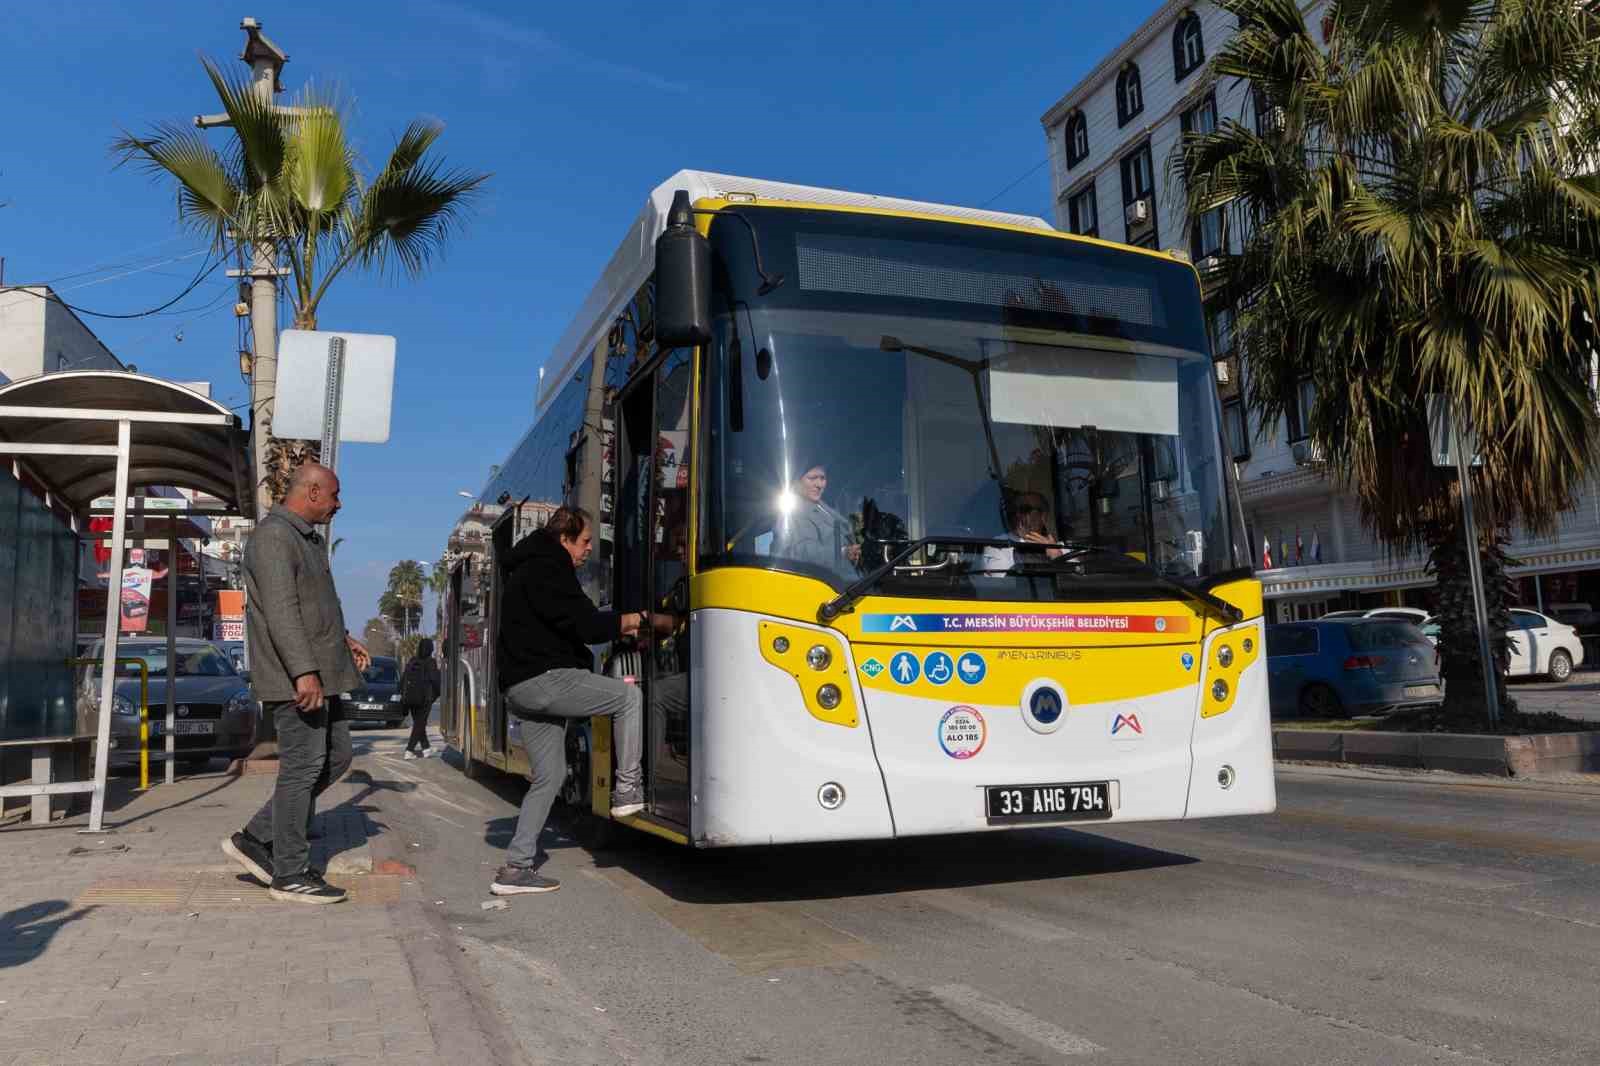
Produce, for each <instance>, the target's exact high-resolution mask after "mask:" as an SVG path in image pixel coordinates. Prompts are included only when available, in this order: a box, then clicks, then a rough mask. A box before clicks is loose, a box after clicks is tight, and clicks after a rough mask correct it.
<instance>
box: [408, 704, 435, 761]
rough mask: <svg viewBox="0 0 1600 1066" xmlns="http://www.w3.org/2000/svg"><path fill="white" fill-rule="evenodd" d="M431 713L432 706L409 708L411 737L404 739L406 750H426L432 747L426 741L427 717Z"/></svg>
mask: <svg viewBox="0 0 1600 1066" xmlns="http://www.w3.org/2000/svg"><path fill="white" fill-rule="evenodd" d="M432 714H433V708H432V707H413V708H411V739H410V740H408V741H406V750H407V751H427V750H428V749H429V748H431V747H433V745H432V744H429V743H428V718H429V717H430V716H431V715H432Z"/></svg>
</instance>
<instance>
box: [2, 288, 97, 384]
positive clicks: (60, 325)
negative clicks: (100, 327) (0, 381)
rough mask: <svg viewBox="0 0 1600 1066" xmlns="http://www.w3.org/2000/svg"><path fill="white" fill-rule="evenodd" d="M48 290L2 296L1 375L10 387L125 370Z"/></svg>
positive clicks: (13, 291)
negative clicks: (58, 374)
mask: <svg viewBox="0 0 1600 1066" xmlns="http://www.w3.org/2000/svg"><path fill="white" fill-rule="evenodd" d="M126 369H127V367H125V366H123V365H122V360H120V359H118V358H117V357H116V356H114V355H112V354H111V349H109V348H107V347H106V346H105V345H104V344H102V343H100V338H99V337H96V336H95V335H94V331H93V330H91V329H90V328H89V327H88V326H86V325H84V324H83V320H82V319H80V318H79V317H78V316H77V315H76V314H74V313H73V312H72V309H71V308H69V307H67V306H66V305H65V304H63V303H61V302H60V301H58V300H57V299H55V293H53V292H52V291H51V290H50V287H49V286H48V285H20V286H16V287H14V288H9V289H6V290H4V291H0V373H4V374H5V375H6V376H7V377H9V378H10V379H11V380H12V381H20V380H21V379H22V378H31V377H33V376H35V375H37V374H48V373H53V372H55V371H57V370H126Z"/></svg>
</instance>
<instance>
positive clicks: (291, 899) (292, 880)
mask: <svg viewBox="0 0 1600 1066" xmlns="http://www.w3.org/2000/svg"><path fill="white" fill-rule="evenodd" d="M267 895H269V896H271V897H272V898H273V899H275V900H278V901H279V902H281V903H343V902H344V901H345V898H346V895H347V893H346V892H345V890H344V889H342V888H335V887H334V886H333V885H330V884H328V882H326V881H324V880H323V879H322V875H320V874H318V873H317V872H316V871H315V870H306V871H304V872H303V873H298V874H295V875H294V876H293V877H274V878H273V879H272V887H271V888H269V889H267Z"/></svg>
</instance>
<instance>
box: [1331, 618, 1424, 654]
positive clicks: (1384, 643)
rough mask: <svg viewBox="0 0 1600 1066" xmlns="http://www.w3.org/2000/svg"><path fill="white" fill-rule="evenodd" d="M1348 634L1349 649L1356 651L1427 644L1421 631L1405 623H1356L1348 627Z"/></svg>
mask: <svg viewBox="0 0 1600 1066" xmlns="http://www.w3.org/2000/svg"><path fill="white" fill-rule="evenodd" d="M1349 633H1350V647H1351V648H1353V649H1354V650H1356V651H1379V650H1381V649H1383V648H1404V647H1406V646H1407V645H1408V644H1426V643H1427V642H1428V638H1427V637H1425V636H1424V635H1423V633H1422V630H1420V629H1418V628H1417V627H1416V626H1414V625H1411V624H1410V623H1407V622H1387V621H1372V622H1356V623H1353V624H1352V625H1351V626H1350V628H1349Z"/></svg>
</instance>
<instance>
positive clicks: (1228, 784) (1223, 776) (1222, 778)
mask: <svg viewBox="0 0 1600 1066" xmlns="http://www.w3.org/2000/svg"><path fill="white" fill-rule="evenodd" d="M1237 779H1238V775H1237V774H1235V773H1234V772H1233V767H1231V766H1228V765H1226V764H1224V765H1223V767H1222V769H1220V770H1218V771H1217V784H1218V785H1220V786H1222V788H1223V789H1224V790H1227V789H1230V788H1232V787H1233V783H1234V781H1235V780H1237Z"/></svg>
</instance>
